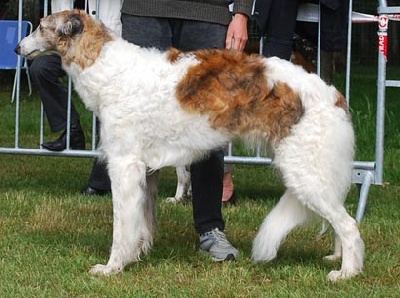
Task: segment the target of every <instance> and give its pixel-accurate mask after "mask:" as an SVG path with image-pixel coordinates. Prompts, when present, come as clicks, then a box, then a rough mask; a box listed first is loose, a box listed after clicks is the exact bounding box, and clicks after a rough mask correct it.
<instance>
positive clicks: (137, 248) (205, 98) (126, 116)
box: [16, 10, 364, 280]
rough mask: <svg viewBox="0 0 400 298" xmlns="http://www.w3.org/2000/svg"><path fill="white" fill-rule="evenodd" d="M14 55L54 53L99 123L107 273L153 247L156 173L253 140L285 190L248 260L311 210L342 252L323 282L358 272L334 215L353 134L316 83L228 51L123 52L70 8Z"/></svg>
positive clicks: (339, 105)
mask: <svg viewBox="0 0 400 298" xmlns="http://www.w3.org/2000/svg"><path fill="white" fill-rule="evenodd" d="M16 50H17V52H19V53H20V54H21V55H24V56H26V57H28V58H34V57H35V56H37V55H39V54H41V53H44V52H57V53H58V54H59V55H60V56H61V58H62V63H63V67H64V68H65V70H66V71H67V73H68V74H69V75H70V76H71V77H72V79H73V82H74V85H75V88H76V90H77V92H78V93H79V95H80V97H81V98H82V100H83V101H84V103H85V105H86V106H87V108H89V109H90V110H92V111H94V112H95V113H96V115H97V116H98V117H99V119H100V122H101V150H102V151H103V153H104V156H105V158H106V159H107V162H108V169H109V174H110V177H111V182H112V193H113V207H114V231H113V244H112V249H111V255H110V259H109V261H108V263H107V264H106V265H101V264H98V265H96V266H94V267H93V268H92V270H91V272H92V273H98V274H111V273H114V272H119V271H122V270H123V268H124V267H125V265H127V264H128V263H131V262H135V261H137V260H138V259H139V256H140V254H141V253H142V252H144V253H146V252H148V251H149V249H150V248H151V246H152V244H153V233H154V224H153V222H154V201H155V197H156V193H157V177H156V175H157V174H156V173H157V171H155V170H157V169H160V168H162V167H164V166H184V165H186V164H190V163H191V162H193V161H195V160H199V159H200V158H202V157H204V156H205V155H206V154H207V152H208V151H209V150H210V149H212V148H216V147H220V146H223V145H224V144H226V143H227V142H228V141H230V140H232V139H234V138H242V139H244V140H246V141H248V142H249V143H250V145H254V144H258V143H262V144H264V145H265V146H266V147H268V148H269V149H271V153H273V155H274V165H275V166H276V167H277V168H278V169H279V170H280V171H281V173H282V176H283V180H284V183H285V186H286V188H287V189H286V191H285V193H284V194H283V196H282V198H281V200H280V202H279V203H278V205H277V206H276V207H275V208H274V209H273V210H272V211H271V212H270V213H269V215H268V216H267V217H266V219H265V220H264V223H263V224H262V226H261V228H260V230H259V232H258V234H257V236H256V238H255V240H254V243H253V251H252V258H253V259H254V260H255V261H269V260H272V259H273V258H275V257H276V255H277V250H278V248H279V246H280V244H281V243H282V241H283V240H284V238H285V237H286V235H287V234H288V233H289V232H290V231H291V230H292V229H293V228H294V227H296V226H298V225H300V224H302V223H304V222H305V221H306V220H307V218H308V215H309V214H310V213H315V214H317V215H319V216H321V217H322V218H324V219H326V220H327V221H328V222H329V223H330V224H331V225H332V227H333V229H334V231H335V235H336V236H337V241H335V243H336V245H335V252H334V254H333V255H332V256H328V258H329V259H335V258H339V257H341V256H342V267H341V269H340V270H338V271H332V272H330V273H329V275H328V278H329V279H330V280H338V279H342V278H348V277H351V276H353V275H356V274H358V273H360V272H361V271H362V269H363V254H364V244H363V241H362V239H361V237H360V233H359V230H358V226H357V223H356V221H355V220H354V219H353V218H352V217H351V216H349V215H348V213H347V212H346V210H345V208H344V206H343V205H344V199H345V196H346V194H347V191H348V189H349V186H350V183H351V171H352V160H353V151H354V149H353V148H354V132H353V127H352V123H351V119H350V116H349V112H348V109H347V105H346V101H345V99H344V98H343V97H342V95H341V94H340V93H339V92H338V91H337V90H336V89H335V88H334V87H332V86H327V85H326V84H325V83H324V82H323V81H322V80H321V79H320V78H319V77H318V76H317V75H314V74H308V73H306V72H305V71H304V70H302V69H301V68H300V67H298V66H294V65H293V64H291V63H289V62H287V61H284V60H280V59H278V58H268V59H266V58H263V57H261V56H258V55H250V56H249V55H246V54H241V53H238V52H235V51H228V50H216V49H214V50H201V51H196V52H189V53H183V52H180V51H178V50H176V49H171V50H170V51H167V52H159V51H158V50H156V49H144V48H140V47H138V46H136V45H133V44H130V43H128V42H126V41H124V40H123V39H121V38H118V37H116V36H115V35H113V34H112V33H110V32H109V31H108V30H107V28H105V26H104V25H102V24H101V23H100V22H98V21H95V20H93V19H92V18H91V17H90V16H88V15H87V14H85V13H84V12H80V11H78V10H75V11H64V12H60V13H56V14H53V15H50V16H48V17H46V18H44V19H42V20H41V23H40V26H39V28H38V29H36V30H35V32H33V33H32V34H31V35H30V36H28V37H26V38H24V39H23V40H22V41H21V43H20V44H19V46H18V47H17V49H16Z"/></svg>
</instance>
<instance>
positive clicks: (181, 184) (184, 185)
mask: <svg viewBox="0 0 400 298" xmlns="http://www.w3.org/2000/svg"><path fill="white" fill-rule="evenodd" d="M176 177H177V185H176V192H175V196H173V197H168V198H166V201H167V202H170V203H179V202H182V201H184V199H185V196H190V194H191V186H190V185H191V184H190V172H189V171H188V170H187V169H186V167H184V166H182V167H177V168H176Z"/></svg>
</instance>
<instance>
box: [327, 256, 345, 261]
mask: <svg viewBox="0 0 400 298" xmlns="http://www.w3.org/2000/svg"><path fill="white" fill-rule="evenodd" d="M341 257H342V256H341V255H329V256H325V257H324V260H327V261H336V260H339V259H340V258H341Z"/></svg>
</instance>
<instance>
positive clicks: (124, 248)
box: [91, 157, 156, 275]
mask: <svg viewBox="0 0 400 298" xmlns="http://www.w3.org/2000/svg"><path fill="white" fill-rule="evenodd" d="M133 160H134V159H133V158H131V157H128V158H127V157H123V158H122V157H119V158H118V157H114V158H111V159H109V162H108V166H109V174H110V179H111V187H112V194H113V211H114V219H113V243H112V247H111V254H110V259H109V261H108V263H107V264H106V265H101V264H98V265H96V266H94V267H93V268H92V270H91V273H93V274H104V275H109V274H112V273H116V272H120V271H122V270H123V269H124V267H125V266H126V265H127V264H129V263H131V262H135V261H137V260H138V259H139V256H140V253H141V252H142V251H143V252H147V251H148V250H149V249H150V248H151V246H152V244H153V229H154V224H153V216H154V212H153V210H150V209H152V208H153V206H154V202H151V199H150V202H149V196H151V197H153V196H155V194H156V191H155V188H156V186H155V185H156V183H155V180H156V177H155V176H153V175H156V173H153V175H151V176H149V177H146V170H147V169H146V165H145V164H144V163H143V162H141V161H133ZM146 180H147V181H146ZM147 182H151V186H149V185H147ZM149 217H150V218H149Z"/></svg>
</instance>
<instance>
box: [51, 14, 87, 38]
mask: <svg viewBox="0 0 400 298" xmlns="http://www.w3.org/2000/svg"><path fill="white" fill-rule="evenodd" d="M57 31H58V32H59V33H60V34H62V35H65V36H74V35H76V34H79V33H81V32H82V31H83V22H82V20H81V16H80V15H79V14H76V13H75V14H71V15H69V16H68V17H67V18H66V20H65V21H64V22H63V23H62V24H61V25H60V26H59V27H58V28H57Z"/></svg>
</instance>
